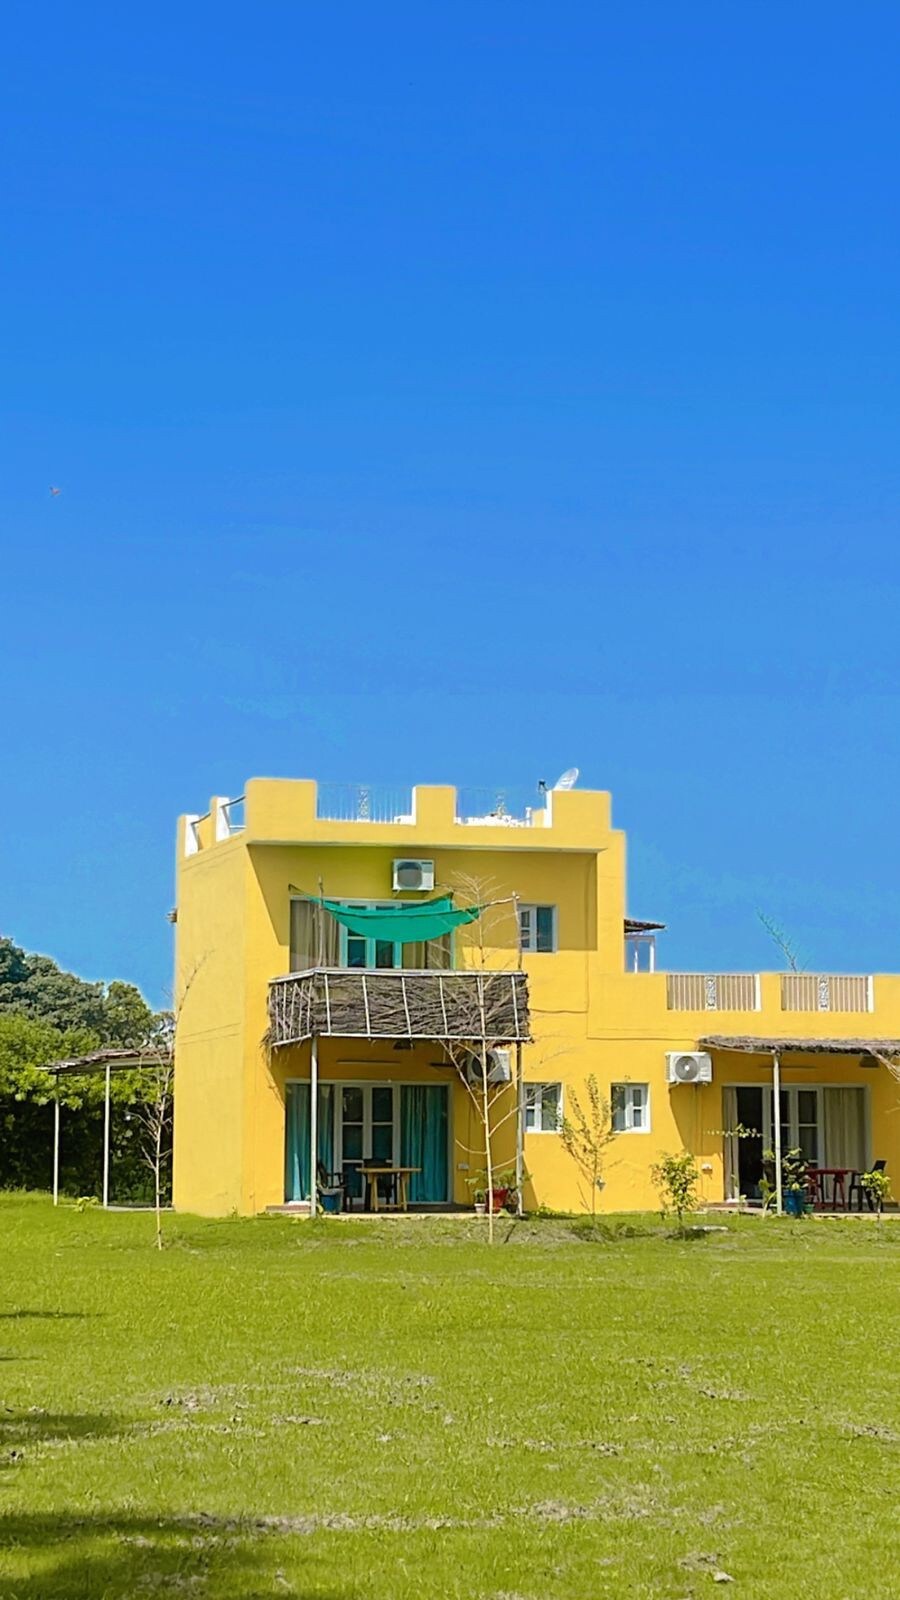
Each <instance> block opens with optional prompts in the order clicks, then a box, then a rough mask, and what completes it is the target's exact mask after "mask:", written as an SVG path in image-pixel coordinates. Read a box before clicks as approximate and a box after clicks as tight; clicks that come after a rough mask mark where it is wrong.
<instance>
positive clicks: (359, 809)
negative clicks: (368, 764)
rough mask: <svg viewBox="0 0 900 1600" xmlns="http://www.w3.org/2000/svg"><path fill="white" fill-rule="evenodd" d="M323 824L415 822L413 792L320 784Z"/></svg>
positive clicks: (367, 785) (369, 785)
mask: <svg viewBox="0 0 900 1600" xmlns="http://www.w3.org/2000/svg"><path fill="white" fill-rule="evenodd" d="M316 816H317V818H318V819H319V821H320V822H400V823H407V824H412V823H413V822H415V820H416V819H415V812H414V811H413V792H412V789H409V788H406V789H403V788H400V789H384V788H381V787H380V786H379V785H376V784H372V783H320V784H319V787H318V796H317V800H316Z"/></svg>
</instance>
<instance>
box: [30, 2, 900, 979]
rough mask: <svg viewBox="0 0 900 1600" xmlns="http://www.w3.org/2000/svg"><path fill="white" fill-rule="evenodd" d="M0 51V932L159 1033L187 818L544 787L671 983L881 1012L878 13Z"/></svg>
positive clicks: (589, 10)
mask: <svg viewBox="0 0 900 1600" xmlns="http://www.w3.org/2000/svg"><path fill="white" fill-rule="evenodd" d="M5 46H6V56H7V61H8V62H9V63H10V64H11V66H12V69H13V70H12V72H11V78H12V81H11V83H9V84H8V85H7V94H6V106H5V122H6V127H7V141H6V175H5V180H4V193H5V199H4V248H3V251H2V259H0V273H2V280H3V281H2V304H3V307H4V310H3V320H4V330H3V339H2V356H0V361H2V367H3V373H4V381H3V383H2V390H0V403H2V412H3V414H2V419H0V470H2V484H3V493H2V502H0V506H2V533H0V540H2V569H0V571H2V578H0V583H2V591H3V598H4V604H3V608H2V613H3V621H2V636H0V652H2V658H3V666H4V683H5V688H6V693H5V696H4V718H3V740H2V749H3V757H4V760H3V777H2V784H0V826H2V838H3V853H2V865H0V928H2V931H3V932H6V933H10V934H12V935H13V936H14V937H15V938H16V939H17V940H18V941H19V942H20V943H22V944H24V945H26V946H28V947H30V948H37V949H41V950H47V951H49V952H50V953H51V954H52V955H54V956H55V957H57V959H59V960H60V961H61V962H63V963H64V964H65V965H67V966H71V967H73V968H74V969H76V970H77V971H79V972H82V973H84V974H85V975H87V976H92V977H106V978H110V977H113V976H122V977H127V978H130V979H133V980H134V981H135V982H138V983H140V984H141V985H142V986H143V987H144V988H145V990H146V991H147V993H148V994H149V995H150V996H151V998H153V999H154V1000H157V999H160V998H161V997H162V994H163V991H164V989H165V985H166V982H167V976H168V971H169V964H170V943H169V940H170V929H169V928H168V925H167V923H166V921H165V913H166V911H167V910H168V908H169V907H170V905H171V904H172V898H173V889H172V880H173V852H174V846H173V836H174V822H175V817H176V815H177V813H178V812H180V811H183V810H204V809H205V807H206V804H207V802H208V798H209V796H210V795H211V794H215V793H225V794H228V793H239V792H240V791H241V789H242V787H243V783H244V780H245V778H246V777H247V776H250V775H254V774H259V775H268V774H274V775H284V776H318V777H321V778H326V779H346V780H370V781H383V782H397V783H404V782H412V781H417V780H418V781H454V780H456V781H459V782H460V783H472V784H478V783H484V784H487V785H495V784H510V785H526V784H531V783H532V782H533V781H534V780H536V779H537V778H539V777H548V778H552V777H553V776H555V774H556V772H557V771H559V770H561V769H562V768H563V767H566V766H568V765H569V764H570V763H573V762H574V763H577V764H578V765H579V766H580V767H581V769H582V773H583V780H584V782H585V783H587V784H589V785H591V786H595V787H599V788H609V789H611V790H612V792H613V800H614V814H615V818H616V821H617V823H618V824H619V825H620V826H623V827H625V828H627V830H628V832H629V849H630V865H631V895H630V901H631V910H632V911H633V912H634V913H636V914H639V915H648V916H658V917H660V918H663V919H665V920H667V921H668V922H669V923H670V925H671V931H670V933H669V934H667V935H666V948H665V956H666V960H667V963H668V964H669V965H670V966H682V967H698V966H699V967H703V966H711V967H724V968H726V969H728V968H750V967H758V966H766V965H775V964H777V961H776V959H775V953H774V952H773V950H772V948H771V946H770V944H769V942H768V940H767V938H766V935H765V934H764V933H763V931H762V929H761V928H760V926H759V925H758V923H757V920H756V909H757V907H763V908H764V909H765V910H766V911H767V912H768V913H769V914H770V915H771V916H773V917H774V918H776V919H777V920H778V921H780V922H781V923H782V924H784V925H785V927H787V928H788V929H789V930H790V932H791V934H792V936H793V937H794V939H795V940H796V942H797V943H798V944H799V945H800V946H801V947H802V949H803V951H804V954H805V955H806V957H807V959H808V961H809V963H810V964H811V965H812V966H814V967H819V968H821V969H838V970H839V969H841V968H845V969H851V970H852V969H857V970H867V969H872V970H879V969H882V970H883V969H884V968H885V967H887V968H890V967H896V966H897V965H898V959H900V950H898V936H900V909H898V902H897V892H896V890H897V880H898V850H897V842H896V838H897V828H896V822H895V815H896V793H897V786H898V779H900V758H898V751H897V735H896V729H897V717H898V683H897V677H898V672H897V661H898V647H897V643H896V637H897V613H898V580H900V570H898V569H900V562H898V549H897V529H898V511H900V455H898V448H897V441H898V412H900V363H898V310H900V270H898V268H900V259H898V257H900V249H898V245H900V233H898V222H897V176H896V174H897V170H898V158H900V136H898V126H897V116H896V85H895V63H896V58H897V50H898V46H900V17H898V14H897V11H896V8H894V7H892V6H889V5H877V4H868V5H866V4H864V5H862V6H860V7H857V8H854V9H853V11H852V12H851V11H850V10H848V8H847V7H845V6H840V7H838V6H833V5H827V4H826V5H822V6H819V7H817V8H816V10H815V13H813V12H812V11H811V10H810V9H809V8H804V7H799V6H797V7H785V6H781V5H767V4H760V5H756V6H753V7H743V8H738V7H722V6H720V5H715V4H712V3H710V4H697V3H691V0H687V3H686V4H684V5H682V6H679V7H673V6H671V5H670V4H660V5H651V4H641V3H637V4H635V5H632V6H628V7H620V8H613V7H599V6H588V5H585V4H577V5H573V4H566V3H562V4H560V3H557V4H555V5H553V6H552V7H551V6H548V5H533V4H528V3H524V4H523V3H521V0H520V3H517V4H511V3H510V4H497V3H495V4H487V5H485V4H478V5H475V4H467V3H462V4H459V5H456V6H454V7H452V8H449V9H448V8H439V7H427V6H426V7H423V6H421V5H399V4H392V3H390V0H387V3H386V4H385V5H383V6H380V7H377V8H375V7H372V6H371V5H368V4H366V5H362V4H340V3H338V4H336V5H332V6H327V7H314V6H312V5H297V4H296V3H291V4H268V5H266V6H263V7H257V8H255V9H253V10H248V9H247V8H245V7H241V8H238V7H227V6H226V7H224V8H223V7H222V6H219V5H217V6H215V7H213V6H211V5H206V4H203V3H198V4H195V5H192V6H190V7H178V8H176V7H174V6H171V5H165V4H164V5H160V6H157V7H154V8H153V11H152V12H142V11H135V9H134V8H122V7H112V6H104V5H101V4H97V5H92V6H90V7H88V8H78V9H73V8H71V7H69V6H51V5H41V4H37V5H35V6H34V7H29V8H22V7H20V8H18V11H17V12H16V14H15V15H14V16H11V17H10V18H9V19H8V21H7V29H6V36H5ZM51 484H53V485H58V486H59V488H60V490H61V492H60V494H59V495H58V496H57V497H51V496H50V494H49V487H50V485H51Z"/></svg>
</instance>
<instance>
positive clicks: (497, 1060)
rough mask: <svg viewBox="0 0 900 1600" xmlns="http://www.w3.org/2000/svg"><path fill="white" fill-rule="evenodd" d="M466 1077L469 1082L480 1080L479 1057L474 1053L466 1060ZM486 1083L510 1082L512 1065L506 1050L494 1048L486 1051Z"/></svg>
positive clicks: (476, 1082)
mask: <svg viewBox="0 0 900 1600" xmlns="http://www.w3.org/2000/svg"><path fill="white" fill-rule="evenodd" d="M466 1079H467V1081H468V1082H469V1083H471V1084H478V1083H480V1082H481V1057H480V1056H478V1055H475V1054H474V1053H473V1054H472V1055H470V1056H469V1057H468V1060H467V1061H466ZM487 1081H488V1083H492V1084H493V1083H511V1082H512V1066H511V1065H510V1052H509V1051H508V1050H500V1049H494V1050H489V1051H488V1053H487Z"/></svg>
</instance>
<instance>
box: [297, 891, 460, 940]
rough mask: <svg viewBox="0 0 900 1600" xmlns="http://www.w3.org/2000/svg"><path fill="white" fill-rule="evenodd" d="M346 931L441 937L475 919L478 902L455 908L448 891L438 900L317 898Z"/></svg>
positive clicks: (401, 937) (380, 935)
mask: <svg viewBox="0 0 900 1600" xmlns="http://www.w3.org/2000/svg"><path fill="white" fill-rule="evenodd" d="M320 903H321V904H322V905H323V906H324V907H325V910H326V911H329V912H330V913H331V915H332V916H333V917H334V918H335V920H336V921H337V922H339V923H340V924H341V926H342V927H343V928H346V929H347V931H348V933H355V934H356V935H357V936H358V937H361V938H368V939H383V940H384V941H385V942H386V943H388V944H418V943H419V942H420V941H424V940H427V939H440V938H442V937H443V935H444V934H445V933H450V932H451V930H452V929H453V928H459V927H461V926H462V925H463V923H466V922H475V921H476V919H477V918H478V917H480V915H481V906H467V907H466V908H465V909H463V910H461V911H454V909H453V904H452V901H451V897H450V895H442V896H441V898H440V899H439V900H426V901H424V902H422V901H399V900H398V902H397V904H396V905H392V906H388V907H384V906H347V905H345V904H344V902H343V901H342V900H322V901H321V902H320Z"/></svg>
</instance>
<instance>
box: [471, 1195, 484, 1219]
mask: <svg viewBox="0 0 900 1600" xmlns="http://www.w3.org/2000/svg"><path fill="white" fill-rule="evenodd" d="M472 1200H473V1203H474V1206H475V1215H476V1217H483V1216H484V1213H485V1211H486V1210H487V1199H486V1196H485V1192H484V1190H483V1189H476V1190H475V1193H474V1195H473V1196H472Z"/></svg>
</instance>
